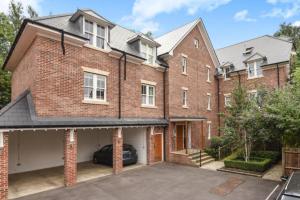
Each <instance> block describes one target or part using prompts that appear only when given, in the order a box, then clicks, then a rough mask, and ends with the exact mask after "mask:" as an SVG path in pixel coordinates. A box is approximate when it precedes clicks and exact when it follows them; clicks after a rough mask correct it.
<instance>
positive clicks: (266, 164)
mask: <svg viewBox="0 0 300 200" xmlns="http://www.w3.org/2000/svg"><path fill="white" fill-rule="evenodd" d="M224 164H225V167H229V168H236V169H242V170H247V171H255V172H264V171H266V170H267V169H269V168H270V166H271V164H272V160H271V159H269V158H258V157H251V158H250V160H249V161H248V162H245V161H244V160H243V159H242V158H241V157H239V153H234V154H232V155H230V156H228V157H227V158H226V159H225V160H224Z"/></svg>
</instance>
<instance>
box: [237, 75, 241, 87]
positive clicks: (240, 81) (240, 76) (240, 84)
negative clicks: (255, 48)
mask: <svg viewBox="0 0 300 200" xmlns="http://www.w3.org/2000/svg"><path fill="white" fill-rule="evenodd" d="M238 77H239V86H241V74H240V72H238Z"/></svg>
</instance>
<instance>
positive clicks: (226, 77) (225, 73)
mask: <svg viewBox="0 0 300 200" xmlns="http://www.w3.org/2000/svg"><path fill="white" fill-rule="evenodd" d="M226 70H228V73H227V72H226ZM229 70H230V69H229V67H225V68H224V74H223V75H224V80H225V81H227V80H230V78H229V77H228V74H229Z"/></svg>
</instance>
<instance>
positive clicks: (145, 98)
mask: <svg viewBox="0 0 300 200" xmlns="http://www.w3.org/2000/svg"><path fill="white" fill-rule="evenodd" d="M142 105H143V106H155V86H153V85H147V84H142Z"/></svg>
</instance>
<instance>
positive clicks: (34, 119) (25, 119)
mask: <svg viewBox="0 0 300 200" xmlns="http://www.w3.org/2000/svg"><path fill="white" fill-rule="evenodd" d="M167 125H168V121H167V120H166V119H155V118H154V119H153V118H121V119H119V118H101V117H38V116H37V115H36V112H35V108H34V104H33V101H32V96H31V94H30V91H25V92H24V93H23V94H21V95H20V96H19V97H18V98H17V99H16V100H14V101H13V102H11V103H10V104H8V105H7V106H5V107H4V108H3V109H2V110H0V129H35V128H68V127H69V128H73V127H74V128H75V127H78V128H80V127H122V126H126V127H130V126H167Z"/></svg>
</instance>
